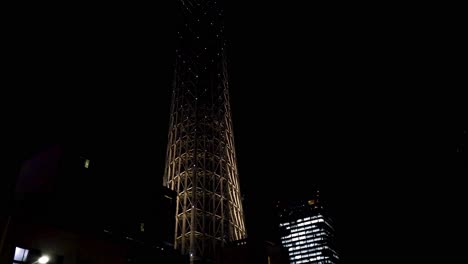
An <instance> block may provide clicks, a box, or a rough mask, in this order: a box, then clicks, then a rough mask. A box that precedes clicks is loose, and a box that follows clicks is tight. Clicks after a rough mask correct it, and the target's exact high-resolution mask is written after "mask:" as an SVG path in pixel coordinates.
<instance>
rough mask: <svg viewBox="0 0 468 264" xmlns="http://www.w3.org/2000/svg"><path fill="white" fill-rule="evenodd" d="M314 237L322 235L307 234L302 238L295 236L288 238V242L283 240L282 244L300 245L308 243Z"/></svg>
mask: <svg viewBox="0 0 468 264" xmlns="http://www.w3.org/2000/svg"><path fill="white" fill-rule="evenodd" d="M315 237H323V236H313V235H308V236H305V238H304V239H301V237H295V238H293V239H291V240H289V241H288V242H284V243H283V245H284V246H289V245H301V244H304V243H308V242H309V241H310V240H311V239H313V238H315Z"/></svg>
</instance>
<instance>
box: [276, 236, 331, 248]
mask: <svg viewBox="0 0 468 264" xmlns="http://www.w3.org/2000/svg"><path fill="white" fill-rule="evenodd" d="M311 238H312V237H307V239H303V240H301V241H297V242H295V241H293V242H288V243H284V244H283V246H285V247H290V246H299V245H303V244H307V243H310V241H311ZM322 240H325V238H323V239H322Z"/></svg>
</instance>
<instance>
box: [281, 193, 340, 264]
mask: <svg viewBox="0 0 468 264" xmlns="http://www.w3.org/2000/svg"><path fill="white" fill-rule="evenodd" d="M277 210H278V219H279V226H280V236H281V244H282V246H283V247H285V248H286V249H287V252H288V255H289V261H290V262H289V263H291V264H302V263H338V259H339V257H338V254H337V252H336V247H335V241H334V235H335V230H334V228H333V223H332V220H331V218H330V217H329V216H328V214H327V212H326V210H325V209H324V206H323V203H322V201H321V198H320V195H319V191H314V192H312V195H311V196H310V197H308V198H306V199H294V200H287V201H286V200H285V201H279V202H278V203H277Z"/></svg>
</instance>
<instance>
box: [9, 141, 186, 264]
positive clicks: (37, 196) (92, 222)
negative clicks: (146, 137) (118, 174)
mask: <svg viewBox="0 0 468 264" xmlns="http://www.w3.org/2000/svg"><path fill="white" fill-rule="evenodd" d="M19 164H20V168H19V169H18V174H19V175H18V177H17V179H16V184H15V188H14V190H13V193H14V195H13V198H12V200H13V202H12V204H11V207H12V211H11V214H10V215H9V216H10V217H9V222H8V227H7V228H3V230H2V247H1V250H0V263H18V264H19V263H33V262H34V263H39V262H37V261H39V259H40V258H41V257H45V256H47V257H48V258H49V261H48V262H47V263H48V264H76V263H88V264H100V263H121V264H127V263H134V264H137V263H188V262H189V259H188V256H186V255H181V254H180V253H179V252H177V251H175V250H174V245H173V232H172V230H173V229H174V226H175V219H174V213H175V205H176V202H175V201H176V193H175V192H174V191H172V190H170V189H168V188H166V187H163V186H161V185H160V186H154V185H151V184H145V186H146V188H143V187H141V188H138V189H135V190H138V192H136V191H131V190H132V189H130V187H131V186H129V187H127V188H118V187H116V186H111V185H110V183H113V182H110V181H108V178H107V177H102V174H110V176H115V174H113V173H109V168H108V166H102V165H101V163H100V162H99V160H98V159H94V158H93V157H91V156H90V155H86V153H85V152H82V151H81V150H80V149H79V148H75V147H72V146H70V145H63V144H53V145H50V146H47V147H45V148H44V149H41V150H39V151H37V152H35V153H34V154H33V155H32V156H31V157H27V158H26V157H25V159H24V160H23V161H22V162H19ZM114 185H115V184H114ZM142 185H143V183H142ZM35 261H36V262H35Z"/></svg>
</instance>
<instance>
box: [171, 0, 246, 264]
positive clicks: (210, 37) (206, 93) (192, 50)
mask: <svg viewBox="0 0 468 264" xmlns="http://www.w3.org/2000/svg"><path fill="white" fill-rule="evenodd" d="M177 2H178V7H179V10H180V17H179V19H178V25H177V49H176V64H175V79H174V86H173V93H172V103H171V109H170V127H169V136H168V146H167V160H166V169H165V175H164V185H165V186H167V187H168V188H170V189H172V190H174V191H176V192H177V201H178V203H177V207H176V211H177V212H176V228H175V245H176V248H178V249H181V250H182V252H184V253H187V254H189V255H190V256H191V261H192V262H195V261H207V262H210V261H212V260H213V259H214V256H215V254H216V252H217V251H219V250H220V249H221V248H222V247H223V245H225V244H226V243H228V242H229V241H235V240H240V239H243V238H245V237H246V229H245V224H244V213H243V207H242V202H241V194H240V184H239V177H238V170H237V160H236V152H235V147H234V136H233V128H232V119H231V108H230V102H229V91H228V74H227V65H226V41H225V40H224V25H223V24H224V23H223V8H222V1H206V0H195V1H182V0H179V1H177Z"/></svg>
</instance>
